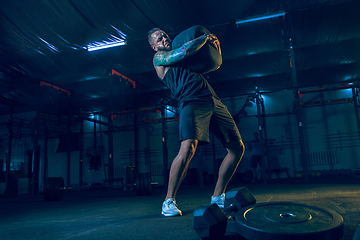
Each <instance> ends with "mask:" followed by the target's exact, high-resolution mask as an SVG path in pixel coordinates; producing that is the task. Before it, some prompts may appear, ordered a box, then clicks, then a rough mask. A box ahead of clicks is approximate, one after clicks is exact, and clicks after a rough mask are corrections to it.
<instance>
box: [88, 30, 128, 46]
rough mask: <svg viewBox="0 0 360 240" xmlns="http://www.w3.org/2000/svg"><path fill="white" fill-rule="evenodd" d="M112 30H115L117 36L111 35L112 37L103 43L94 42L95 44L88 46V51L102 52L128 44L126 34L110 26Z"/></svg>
mask: <svg viewBox="0 0 360 240" xmlns="http://www.w3.org/2000/svg"><path fill="white" fill-rule="evenodd" d="M110 27H111V28H113V29H114V30H115V31H116V32H117V34H116V35H114V34H111V35H110V37H109V38H108V40H106V41H105V40H104V41H101V42H93V43H89V44H88V45H87V50H88V51H89V52H90V51H95V50H100V49H105V48H112V47H117V46H122V45H125V44H126V41H125V39H126V34H125V33H123V32H121V31H120V30H119V29H117V28H115V27H114V26H112V25H110Z"/></svg>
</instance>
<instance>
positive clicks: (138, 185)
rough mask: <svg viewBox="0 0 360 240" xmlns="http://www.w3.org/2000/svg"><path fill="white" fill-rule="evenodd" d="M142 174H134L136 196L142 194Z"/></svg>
mask: <svg viewBox="0 0 360 240" xmlns="http://www.w3.org/2000/svg"><path fill="white" fill-rule="evenodd" d="M141 179H142V174H141V173H138V174H137V175H136V195H138V196H142V195H144V194H143V193H144V191H143V189H142V186H141V182H142V180H141Z"/></svg>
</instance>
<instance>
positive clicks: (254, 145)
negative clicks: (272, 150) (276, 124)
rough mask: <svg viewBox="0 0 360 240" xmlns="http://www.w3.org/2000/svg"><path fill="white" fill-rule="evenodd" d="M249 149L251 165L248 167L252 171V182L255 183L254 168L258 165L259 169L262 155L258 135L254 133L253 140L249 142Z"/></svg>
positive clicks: (255, 174)
mask: <svg viewBox="0 0 360 240" xmlns="http://www.w3.org/2000/svg"><path fill="white" fill-rule="evenodd" d="M249 149H250V150H251V153H252V157H251V163H250V167H251V168H252V169H253V177H254V178H253V180H252V182H255V181H257V172H256V168H257V166H258V164H259V166H260V167H261V158H262V153H263V146H262V143H261V141H260V139H259V133H257V132H254V139H253V140H251V141H250V143H249Z"/></svg>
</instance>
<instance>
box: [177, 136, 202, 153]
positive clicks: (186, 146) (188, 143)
mask: <svg viewBox="0 0 360 240" xmlns="http://www.w3.org/2000/svg"><path fill="white" fill-rule="evenodd" d="M197 143H198V141H197V140H194V139H186V140H183V141H182V142H181V146H180V151H179V153H181V154H185V156H193V155H194V154H195V151H196V147H197Z"/></svg>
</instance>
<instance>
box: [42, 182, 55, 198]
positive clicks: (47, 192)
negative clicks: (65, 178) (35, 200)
mask: <svg viewBox="0 0 360 240" xmlns="http://www.w3.org/2000/svg"><path fill="white" fill-rule="evenodd" d="M53 185H54V179H53V178H47V179H46V180H45V184H44V192H43V197H44V200H45V201H47V202H49V201H53V200H52V198H53V196H52V188H53Z"/></svg>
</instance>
